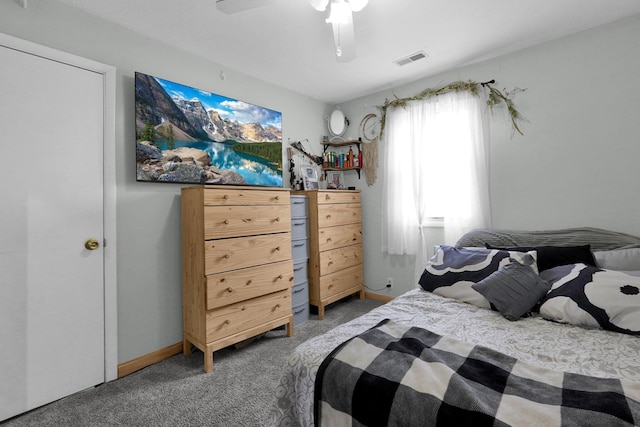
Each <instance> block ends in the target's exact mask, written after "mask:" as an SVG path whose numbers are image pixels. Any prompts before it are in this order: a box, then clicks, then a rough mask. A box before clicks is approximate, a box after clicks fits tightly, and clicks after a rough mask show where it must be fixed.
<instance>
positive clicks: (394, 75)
mask: <svg viewBox="0 0 640 427" xmlns="http://www.w3.org/2000/svg"><path fill="white" fill-rule="evenodd" d="M56 1H57V2H59V3H62V4H65V5H68V6H72V7H75V8H78V9H81V10H83V11H85V12H87V13H89V14H92V15H96V16H98V17H101V18H103V19H106V20H108V21H113V22H116V23H118V24H120V25H122V26H123V27H126V28H128V29H131V30H133V31H136V32H138V33H140V34H143V35H145V36H148V37H151V38H153V39H156V40H159V41H161V42H163V43H165V44H168V45H171V46H175V47H178V48H180V49H183V50H185V51H188V52H192V53H195V54H198V55H201V56H203V57H206V58H209V59H210V60H212V61H214V62H216V63H218V64H221V67H224V68H221V70H220V71H221V72H223V73H230V72H233V70H236V71H240V72H242V73H244V74H246V75H250V76H253V77H256V78H258V79H260V80H263V81H266V82H269V83H273V84H276V85H278V86H282V87H285V88H288V89H290V90H293V91H295V92H298V93H300V94H304V95H307V96H309V97H312V98H315V99H318V100H320V101H323V102H327V103H329V104H340V103H343V102H345V101H349V100H352V99H356V98H359V97H361V96H364V95H367V94H370V93H374V92H378V91H381V90H385V89H390V88H393V87H396V86H399V85H401V84H405V83H408V82H411V81H415V80H418V79H422V78H426V77H429V76H431V75H435V74H438V73H442V72H445V71H447V70H452V69H456V68H459V67H461V66H465V65H468V64H472V63H475V62H478V61H481V60H484V59H488V58H492V57H495V56H498V55H502V54H505V53H509V52H513V51H516V50H519V49H523V48H526V47H529V46H533V45H536V44H539V43H543V42H546V41H549V40H553V39H556V38H559V37H562V36H565V35H568V34H572V33H576V32H578V31H582V30H586V29H589V28H593V27H596V26H599V25H602V24H605V23H608V22H612V21H615V20H618V19H622V18H625V17H628V16H632V15H636V14H640V0H606V1H604V0H518V1H514V0H484V1H478V0H441V1H437V2H436V1H429V0H370V1H369V4H368V5H367V7H365V8H364V10H362V11H360V12H355V13H354V14H353V21H354V26H355V38H356V50H357V57H356V58H355V59H354V60H353V61H350V62H347V63H338V62H337V61H336V59H335V54H334V43H333V36H332V29H331V24H327V23H325V18H326V17H327V12H318V11H316V10H315V9H313V8H312V7H311V5H310V4H309V2H308V1H307V0H275V4H272V5H268V6H264V7H260V8H257V9H252V10H248V11H244V12H240V13H236V14H231V15H228V14H224V13H222V12H220V11H218V10H217V9H216V2H215V0H134V1H132V0H56ZM234 1H235V0H234ZM418 51H424V52H425V53H426V54H427V58H425V59H422V60H419V61H416V62H412V63H409V64H408V65H405V66H402V67H401V66H398V65H396V64H395V63H394V62H393V61H396V60H398V59H401V58H404V57H407V56H409V55H412V54H413V53H416V52H418ZM158 73H160V71H158ZM160 74H161V73H160Z"/></svg>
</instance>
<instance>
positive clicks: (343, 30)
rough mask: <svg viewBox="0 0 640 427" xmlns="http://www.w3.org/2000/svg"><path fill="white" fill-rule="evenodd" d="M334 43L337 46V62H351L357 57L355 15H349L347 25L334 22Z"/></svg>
mask: <svg viewBox="0 0 640 427" xmlns="http://www.w3.org/2000/svg"><path fill="white" fill-rule="evenodd" d="M331 25H332V26H333V41H334V43H335V46H336V60H337V61H338V62H349V61H351V60H352V59H354V58H355V57H356V37H355V33H354V30H353V14H352V13H351V11H349V13H348V19H347V21H346V23H342V24H340V23H337V22H333V23H332V24H331Z"/></svg>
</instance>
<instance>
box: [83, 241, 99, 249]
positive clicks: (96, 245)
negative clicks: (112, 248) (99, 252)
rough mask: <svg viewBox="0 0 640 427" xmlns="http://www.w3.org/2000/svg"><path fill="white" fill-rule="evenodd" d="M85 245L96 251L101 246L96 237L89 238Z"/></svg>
mask: <svg viewBox="0 0 640 427" xmlns="http://www.w3.org/2000/svg"><path fill="white" fill-rule="evenodd" d="M84 247H85V248H87V249H89V250H90V251H95V250H96V249H98V248H99V247H100V243H98V241H97V240H96V239H89V240H87V241H86V242H84Z"/></svg>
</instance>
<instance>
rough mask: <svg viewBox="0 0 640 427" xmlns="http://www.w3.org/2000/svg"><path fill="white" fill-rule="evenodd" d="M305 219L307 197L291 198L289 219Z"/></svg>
mask: <svg viewBox="0 0 640 427" xmlns="http://www.w3.org/2000/svg"><path fill="white" fill-rule="evenodd" d="M306 217H307V196H291V218H306Z"/></svg>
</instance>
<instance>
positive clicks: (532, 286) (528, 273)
mask: <svg viewBox="0 0 640 427" xmlns="http://www.w3.org/2000/svg"><path fill="white" fill-rule="evenodd" d="M471 287H472V288H473V289H475V290H476V291H478V292H479V293H480V294H482V295H483V296H484V297H485V298H486V299H487V300H488V301H489V302H490V303H491V305H492V308H493V307H495V310H497V311H499V312H500V313H501V314H502V315H503V316H504V317H506V318H507V319H509V320H518V319H519V318H520V317H522V316H523V315H524V314H526V313H528V312H529V311H530V310H531V309H532V308H533V307H535V305H536V304H537V303H538V302H539V301H540V300H541V299H542V298H543V297H544V296H545V295H546V294H547V292H548V291H549V289H551V284H550V283H549V282H547V281H546V280H543V279H542V278H540V276H538V274H536V272H535V271H533V270H532V269H531V267H528V266H526V265H523V264H520V263H519V262H512V263H510V264H507V265H505V266H504V267H501V268H500V269H498V270H497V271H495V272H494V273H492V274H490V275H489V276H487V277H486V278H484V279H482V280H480V281H479V282H477V283H474V284H473V285H471Z"/></svg>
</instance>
